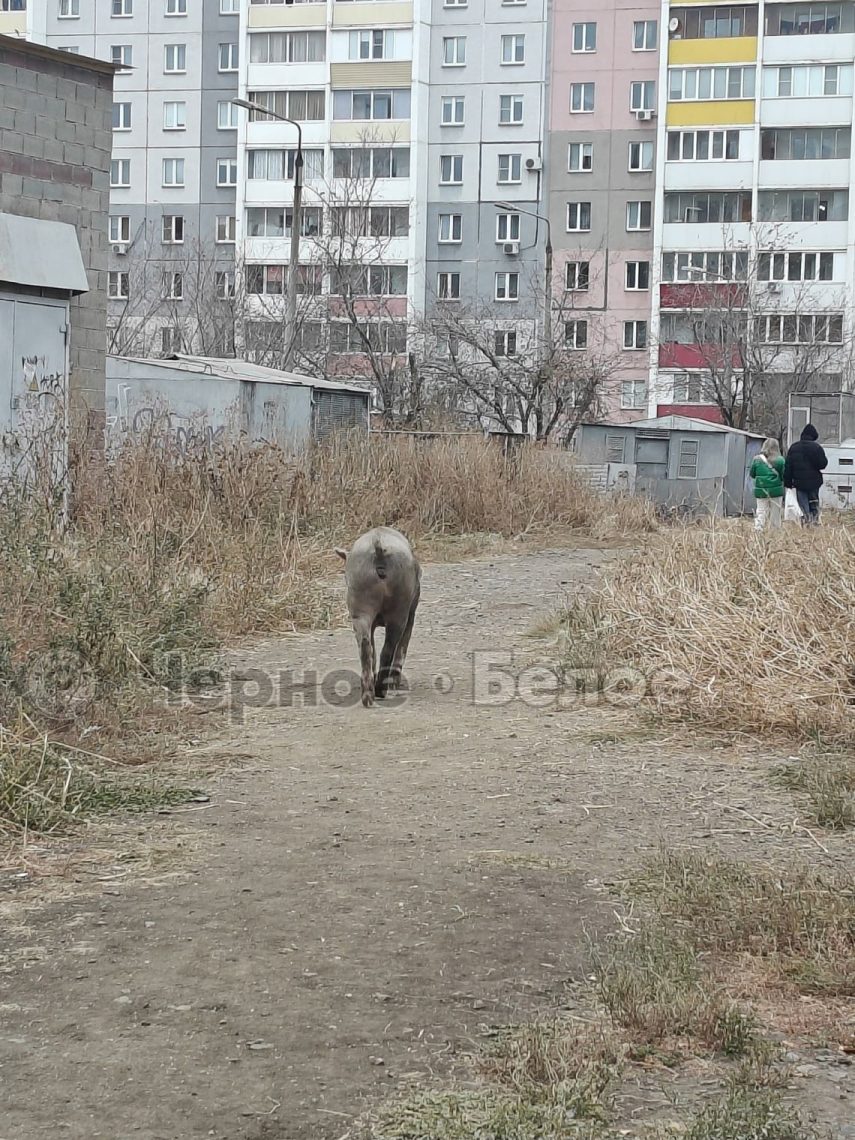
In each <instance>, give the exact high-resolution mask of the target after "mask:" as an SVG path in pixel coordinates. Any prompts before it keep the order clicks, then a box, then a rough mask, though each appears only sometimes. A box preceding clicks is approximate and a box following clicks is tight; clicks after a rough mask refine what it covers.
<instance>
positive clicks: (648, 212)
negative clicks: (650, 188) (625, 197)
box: [626, 202, 653, 233]
mask: <svg viewBox="0 0 855 1140" xmlns="http://www.w3.org/2000/svg"><path fill="white" fill-rule="evenodd" d="M652 218H653V206H652V205H651V203H650V202H627V204H626V229H627V233H632V232H633V231H634V230H649V229H650V226H651V223H652Z"/></svg>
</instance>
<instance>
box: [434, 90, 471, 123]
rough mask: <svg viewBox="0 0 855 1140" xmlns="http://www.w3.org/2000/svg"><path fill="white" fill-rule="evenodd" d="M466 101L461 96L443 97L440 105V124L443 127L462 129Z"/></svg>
mask: <svg viewBox="0 0 855 1140" xmlns="http://www.w3.org/2000/svg"><path fill="white" fill-rule="evenodd" d="M465 106H466V101H465V99H464V97H463V96H462V95H444V96H443V97H442V102H441V103H440V122H441V123H442V125H443V126H444V127H462V126H463V122H464V117H463V116H464V109H465Z"/></svg>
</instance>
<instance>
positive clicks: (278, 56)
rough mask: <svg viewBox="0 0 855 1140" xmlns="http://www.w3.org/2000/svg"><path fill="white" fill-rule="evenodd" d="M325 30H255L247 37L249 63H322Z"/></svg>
mask: <svg viewBox="0 0 855 1140" xmlns="http://www.w3.org/2000/svg"><path fill="white" fill-rule="evenodd" d="M326 57H327V37H326V32H255V33H252V34H250V37H249V61H250V63H323V62H324V60H325V59H326Z"/></svg>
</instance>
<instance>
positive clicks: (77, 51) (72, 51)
mask: <svg viewBox="0 0 855 1140" xmlns="http://www.w3.org/2000/svg"><path fill="white" fill-rule="evenodd" d="M56 50H57V51H64V52H68V54H69V55H80V48H79V47H75V46H74V45H72V44H69V45H68V46H67V47H58V48H57V49H56Z"/></svg>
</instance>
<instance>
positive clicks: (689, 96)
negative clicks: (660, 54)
mask: <svg viewBox="0 0 855 1140" xmlns="http://www.w3.org/2000/svg"><path fill="white" fill-rule="evenodd" d="M756 74H757V68H756V67H754V66H753V65H752V66H750V67H740V66H733V67H672V68H669V70H668V98H669V99H670V100H671V101H672V102H678V101H680V100H683V101H686V102H696V101H698V100H703V99H753V98H754V80H755V76H756Z"/></svg>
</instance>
